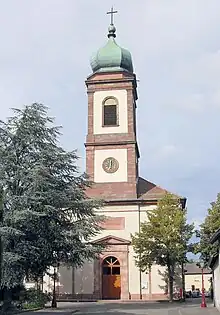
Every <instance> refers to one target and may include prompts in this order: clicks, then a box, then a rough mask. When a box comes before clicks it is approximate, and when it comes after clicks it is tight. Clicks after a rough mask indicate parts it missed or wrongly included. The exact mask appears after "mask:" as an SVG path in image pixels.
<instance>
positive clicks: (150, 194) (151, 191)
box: [138, 177, 183, 200]
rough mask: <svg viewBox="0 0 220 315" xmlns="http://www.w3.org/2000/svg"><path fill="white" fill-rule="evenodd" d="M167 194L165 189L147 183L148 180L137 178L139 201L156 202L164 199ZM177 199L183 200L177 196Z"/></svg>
mask: <svg viewBox="0 0 220 315" xmlns="http://www.w3.org/2000/svg"><path fill="white" fill-rule="evenodd" d="M166 193H168V191H167V190H166V189H163V188H161V187H159V186H157V185H155V184H154V183H151V182H149V181H148V180H146V179H144V178H142V177H139V179H138V198H139V199H144V200H145V199H147V200H158V199H161V198H163V197H164V195H165V194H166ZM175 196H176V197H178V198H183V197H181V196H177V195H175Z"/></svg>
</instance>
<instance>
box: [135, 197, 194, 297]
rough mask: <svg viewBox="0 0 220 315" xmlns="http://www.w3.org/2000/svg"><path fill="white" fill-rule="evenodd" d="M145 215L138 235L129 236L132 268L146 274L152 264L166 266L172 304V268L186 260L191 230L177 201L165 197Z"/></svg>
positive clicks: (184, 212)
mask: <svg viewBox="0 0 220 315" xmlns="http://www.w3.org/2000/svg"><path fill="white" fill-rule="evenodd" d="M146 215H147V220H146V221H145V222H143V223H141V228H140V233H135V235H133V236H132V243H133V246H134V250H135V252H136V264H137V265H138V266H139V267H140V268H141V269H142V270H143V271H149V270H150V268H151V266H152V265H153V264H154V263H156V264H158V265H161V266H166V267H167V270H168V276H169V291H170V299H171V300H172V292H173V276H174V268H175V265H176V264H178V263H180V262H182V261H183V260H185V259H186V253H187V252H188V247H189V240H190V238H191V237H192V234H193V229H194V226H193V225H190V224H187V222H186V210H185V209H182V207H181V205H180V200H179V199H178V198H176V197H175V196H174V195H172V194H169V193H167V194H166V195H165V196H164V198H162V199H161V200H160V201H159V202H158V205H157V208H156V209H154V210H151V211H148V212H147V214H146Z"/></svg>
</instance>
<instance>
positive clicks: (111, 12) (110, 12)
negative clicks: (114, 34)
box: [107, 7, 118, 25]
mask: <svg viewBox="0 0 220 315" xmlns="http://www.w3.org/2000/svg"><path fill="white" fill-rule="evenodd" d="M115 13H118V11H114V9H113V7H112V8H111V11H109V12H107V14H111V25H113V24H114V23H113V22H114V21H113V17H114V14H115Z"/></svg>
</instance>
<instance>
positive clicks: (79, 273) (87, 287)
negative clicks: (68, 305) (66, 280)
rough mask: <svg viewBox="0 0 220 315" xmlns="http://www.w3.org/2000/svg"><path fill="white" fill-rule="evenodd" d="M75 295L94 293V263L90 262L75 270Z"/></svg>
mask: <svg viewBox="0 0 220 315" xmlns="http://www.w3.org/2000/svg"><path fill="white" fill-rule="evenodd" d="M74 290H75V294H92V293H93V291H94V262H93V261H89V262H85V264H84V265H83V266H82V267H81V268H78V269H75V270H74Z"/></svg>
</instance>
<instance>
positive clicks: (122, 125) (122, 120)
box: [93, 90, 128, 134]
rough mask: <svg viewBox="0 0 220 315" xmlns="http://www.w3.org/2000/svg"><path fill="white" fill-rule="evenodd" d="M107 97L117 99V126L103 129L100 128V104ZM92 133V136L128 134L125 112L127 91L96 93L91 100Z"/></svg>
mask: <svg viewBox="0 0 220 315" xmlns="http://www.w3.org/2000/svg"><path fill="white" fill-rule="evenodd" d="M108 96H114V97H116V98H117V99H118V102H119V104H118V114H119V126H116V127H103V126H102V115H103V113H102V102H103V100H104V99H105V98H106V97H108ZM93 111H94V115H93V132H94V134H107V133H127V132H128V110H127V91H126V90H110V91H97V92H95V93H94V99H93Z"/></svg>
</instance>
